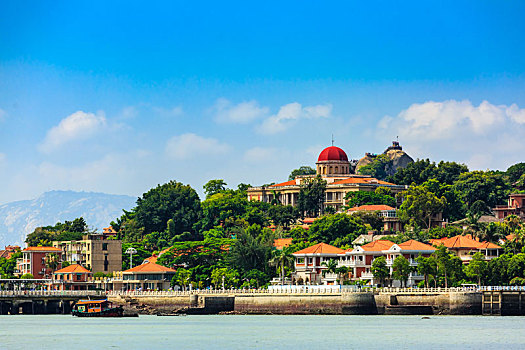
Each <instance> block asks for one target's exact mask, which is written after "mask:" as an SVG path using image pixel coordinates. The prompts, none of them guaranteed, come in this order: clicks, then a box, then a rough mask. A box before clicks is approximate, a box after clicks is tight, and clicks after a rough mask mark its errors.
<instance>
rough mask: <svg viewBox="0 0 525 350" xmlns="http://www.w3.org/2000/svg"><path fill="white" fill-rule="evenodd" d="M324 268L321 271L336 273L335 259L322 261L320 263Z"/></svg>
mask: <svg viewBox="0 0 525 350" xmlns="http://www.w3.org/2000/svg"><path fill="white" fill-rule="evenodd" d="M321 265H323V266H324V267H326V269H325V270H324V271H323V273H337V261H336V260H334V259H330V260H328V262H326V261H323V262H322V263H321Z"/></svg>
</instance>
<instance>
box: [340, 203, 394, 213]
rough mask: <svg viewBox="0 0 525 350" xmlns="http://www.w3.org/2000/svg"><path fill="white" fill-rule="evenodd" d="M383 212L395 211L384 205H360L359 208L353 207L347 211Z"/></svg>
mask: <svg viewBox="0 0 525 350" xmlns="http://www.w3.org/2000/svg"><path fill="white" fill-rule="evenodd" d="M378 210H380V211H383V210H395V208H392V207H391V206H389V205H384V204H373V205H361V206H359V207H353V208H350V209H348V211H378Z"/></svg>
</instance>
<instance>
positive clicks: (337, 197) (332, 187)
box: [247, 146, 407, 211]
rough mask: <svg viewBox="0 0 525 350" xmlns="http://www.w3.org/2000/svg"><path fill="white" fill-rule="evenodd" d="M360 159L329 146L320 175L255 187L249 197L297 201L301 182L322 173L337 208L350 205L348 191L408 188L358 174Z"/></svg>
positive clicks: (319, 167) (318, 168)
mask: <svg viewBox="0 0 525 350" xmlns="http://www.w3.org/2000/svg"><path fill="white" fill-rule="evenodd" d="M356 164H357V161H350V160H348V156H347V155H346V153H345V152H344V151H343V150H342V149H341V148H339V147H335V146H330V147H327V148H325V149H324V150H323V151H322V152H321V153H320V154H319V157H318V159H317V163H316V175H300V176H297V177H296V178H295V179H293V180H290V181H286V182H282V183H278V184H275V185H271V186H260V187H251V188H249V189H248V190H247V193H248V199H250V200H258V201H263V202H268V203H269V202H272V200H273V199H274V197H276V198H275V199H278V200H279V202H280V203H282V204H285V205H293V206H295V205H297V203H298V200H299V192H300V189H301V185H302V184H304V183H305V182H307V181H310V180H312V179H313V178H314V177H315V176H317V175H320V176H321V177H322V178H323V180H325V181H326V182H327V186H326V192H325V196H326V198H325V203H324V205H325V207H328V206H331V207H333V208H334V209H335V210H336V211H340V210H342V208H343V206H345V205H346V200H345V196H346V194H347V193H348V192H354V191H374V190H375V189H376V188H378V187H387V188H389V189H390V190H391V191H392V192H393V193H399V192H401V191H404V190H405V189H406V188H407V186H402V185H395V184H393V183H389V182H386V181H381V180H378V179H376V178H373V177H371V176H368V175H356V174H354V170H355V166H356Z"/></svg>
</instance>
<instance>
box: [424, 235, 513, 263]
mask: <svg viewBox="0 0 525 350" xmlns="http://www.w3.org/2000/svg"><path fill="white" fill-rule="evenodd" d="M430 243H431V244H432V245H434V246H436V247H439V246H440V245H444V246H445V247H447V249H448V250H450V251H451V252H452V253H454V254H455V255H457V256H458V257H459V258H460V259H461V261H462V262H463V263H464V264H468V263H469V262H470V260H472V256H473V255H474V254H476V253H477V252H481V253H482V254H483V255H484V256H485V260H490V259H493V258H496V257H498V256H499V255H500V254H501V253H502V252H503V248H502V247H500V246H499V245H497V244H494V243H490V242H479V241H476V240H475V239H472V236H470V235H465V236H461V235H458V236H454V237H450V238H446V237H445V238H441V239H431V240H430Z"/></svg>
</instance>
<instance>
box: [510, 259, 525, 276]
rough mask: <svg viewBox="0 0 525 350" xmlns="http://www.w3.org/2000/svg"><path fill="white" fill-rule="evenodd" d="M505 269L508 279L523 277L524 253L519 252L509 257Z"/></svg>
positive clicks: (524, 271) (524, 274) (524, 267)
mask: <svg viewBox="0 0 525 350" xmlns="http://www.w3.org/2000/svg"><path fill="white" fill-rule="evenodd" d="M507 271H508V272H507V273H508V275H509V278H510V279H512V278H515V277H521V278H523V277H525V254H523V253H519V254H516V255H514V256H513V257H511V258H510V261H509V265H508V268H507Z"/></svg>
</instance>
